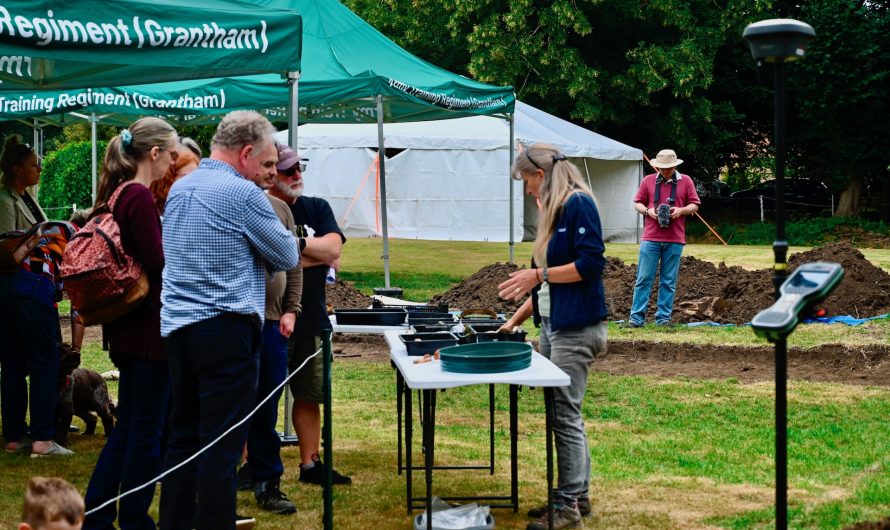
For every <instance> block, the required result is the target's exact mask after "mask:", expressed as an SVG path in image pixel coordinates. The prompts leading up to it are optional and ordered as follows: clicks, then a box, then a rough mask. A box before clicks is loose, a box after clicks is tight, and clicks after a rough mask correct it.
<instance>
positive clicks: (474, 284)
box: [430, 263, 523, 314]
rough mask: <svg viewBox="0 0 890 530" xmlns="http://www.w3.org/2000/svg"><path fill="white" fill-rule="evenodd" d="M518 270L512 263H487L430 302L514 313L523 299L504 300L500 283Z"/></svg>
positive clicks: (455, 307)
mask: <svg viewBox="0 0 890 530" xmlns="http://www.w3.org/2000/svg"><path fill="white" fill-rule="evenodd" d="M517 270H519V268H518V267H517V266H516V265H514V264H511V263H495V264H494V265H487V266H485V267H482V269H480V270H479V272H477V273H476V274H474V275H472V276H470V277H469V278H467V279H466V280H464V281H462V282H460V283H459V284H457V285H455V286H454V287H452V288H451V289H449V290H448V291H447V292H446V293H445V294H440V295H437V296H434V297H433V299H432V300H430V302H431V303H433V304H448V307H449V309H452V310H462V309H477V308H484V309H492V310H494V311H495V312H496V313H505V314H509V313H514V312H516V310H517V309H519V306H521V305H522V302H523V301H519V302H513V301H507V300H502V299H501V298H500V297H498V284H500V283H502V282H504V281H506V280H507V278H509V277H510V273H511V272H514V271H517Z"/></svg>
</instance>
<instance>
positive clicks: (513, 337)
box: [467, 324, 525, 342]
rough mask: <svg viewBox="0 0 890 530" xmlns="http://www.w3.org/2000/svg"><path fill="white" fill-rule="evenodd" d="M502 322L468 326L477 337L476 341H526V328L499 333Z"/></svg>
mask: <svg viewBox="0 0 890 530" xmlns="http://www.w3.org/2000/svg"><path fill="white" fill-rule="evenodd" d="M500 327H501V324H470V325H469V326H467V328H468V329H469V330H470V333H471V334H472V335H473V336H474V337H476V342H501V341H511V342H525V330H524V329H520V330H519V331H504V332H500V333H498V329H500Z"/></svg>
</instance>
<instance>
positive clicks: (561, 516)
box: [526, 504, 581, 530]
mask: <svg viewBox="0 0 890 530" xmlns="http://www.w3.org/2000/svg"><path fill="white" fill-rule="evenodd" d="M548 523H549V521H548V520H547V514H546V513H545V514H544V515H543V516H541V517H540V518H539V519H538V520H537V521H533V522H531V523H529V524H528V526H527V527H526V530H548V529H549V528H550V525H549V524H548ZM579 524H581V512H579V511H578V508H577V507H575V506H567V505H565V504H557V505H555V506H554V507H553V530H562V529H563V528H574V527H576V526H578V525H579Z"/></svg>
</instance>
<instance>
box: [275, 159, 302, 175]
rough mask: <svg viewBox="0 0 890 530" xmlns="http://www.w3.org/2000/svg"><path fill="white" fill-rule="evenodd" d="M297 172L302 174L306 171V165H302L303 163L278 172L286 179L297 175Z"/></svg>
mask: <svg viewBox="0 0 890 530" xmlns="http://www.w3.org/2000/svg"><path fill="white" fill-rule="evenodd" d="M297 170H299V171H300V173H303V172H304V171H306V164H304V163H303V162H300V163H299V164H295V165H294V167H292V168H290V169H282V170H280V173H281V174H282V175H284V176H286V177H293V176H294V175H296V174H297Z"/></svg>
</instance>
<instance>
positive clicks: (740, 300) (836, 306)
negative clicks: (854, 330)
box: [603, 242, 890, 324]
mask: <svg viewBox="0 0 890 530" xmlns="http://www.w3.org/2000/svg"><path fill="white" fill-rule="evenodd" d="M813 261H833V262H837V263H840V264H842V265H843V266H844V271H845V275H844V279H843V281H842V282H841V284H840V285H839V286H838V287H837V289H835V291H834V293H832V294H831V296H829V297H828V298H827V299H826V300H825V301H824V302H823V303H822V304H821V307H823V308H824V309H825V310H826V314H827V315H828V316H835V315H852V316H854V317H857V318H860V317H869V316H876V315H882V314H885V313H888V312H890V274H888V273H887V272H886V271H884V270H882V269H880V268H879V267H876V266H875V265H873V264H872V263H871V262H869V261H868V260H867V259H865V257H864V256H863V255H862V253H861V252H859V251H858V250H856V249H855V248H853V247H851V246H850V244H849V243H846V242H840V243H833V244H831V245H827V246H824V247H818V248H815V249H813V250H810V251H807V252H803V253H799V254H794V255H792V256H791V258H790V259H789V260H788V262H789V272H790V271H793V270H794V269H796V268H797V266H799V265H800V264H802V263H808V262H813ZM636 275H637V266H636V265H629V266H626V265H624V263H623V262H622V261H621V260H619V259H616V258H608V259H607V264H606V269H605V272H604V274H603V282H604V284H605V288H606V299H607V304H608V307H609V309H610V311H611V314H610V317H609V318H610V319H612V320H623V319H627V317H628V313H629V312H630V305H631V302H632V300H633V288H634V283H635V281H636ZM772 275H773V273H772V270H771V269H762V270H757V271H748V270H745V269H743V268H741V267H727V266H726V265H725V264H723V263H720V264H719V265H714V264H713V263H709V262H705V261H701V260H699V259H696V258H694V257H692V256H684V257H683V258H682V259H681V260H680V275H679V278H678V280H677V290H676V294H675V298H674V315H673V317H674V320H675V321H677V322H694V321H703V320H712V321H714V322H721V323H735V324H742V323H745V322H749V321H750V320H751V318H753V317H754V315H756V314H757V312H758V311H760V310H761V309H764V308H766V307H768V306H769V305H771V304H772V302H773V284H772ZM657 282H658V278H657V277H656V280H655V283H657ZM655 303H656V290H655V289H653V290H652V294H651V296H650V299H649V308H650V309H649V315H648V316H649V318H650V319H651V318H652V315H653V313H654V307H655ZM684 310H685V311H684Z"/></svg>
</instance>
